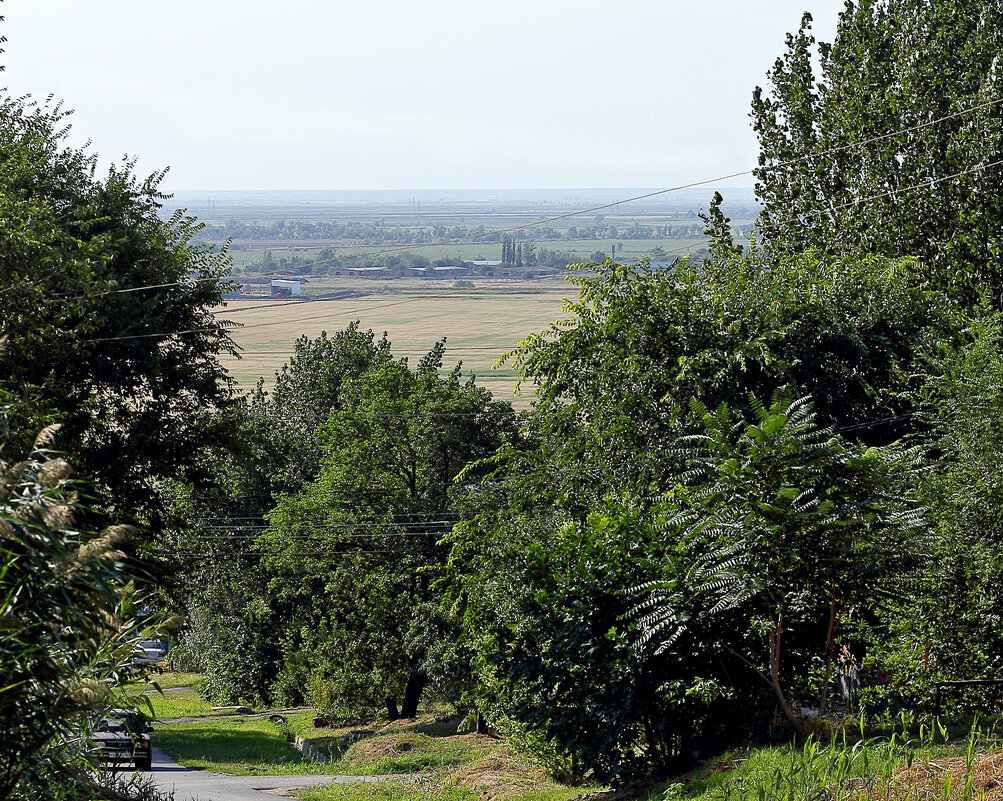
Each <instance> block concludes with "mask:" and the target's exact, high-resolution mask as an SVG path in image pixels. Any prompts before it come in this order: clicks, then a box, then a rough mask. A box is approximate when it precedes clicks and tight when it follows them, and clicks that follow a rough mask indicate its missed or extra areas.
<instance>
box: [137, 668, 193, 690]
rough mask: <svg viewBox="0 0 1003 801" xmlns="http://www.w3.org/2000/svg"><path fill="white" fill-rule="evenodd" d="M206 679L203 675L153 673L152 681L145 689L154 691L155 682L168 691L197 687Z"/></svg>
mask: <svg viewBox="0 0 1003 801" xmlns="http://www.w3.org/2000/svg"><path fill="white" fill-rule="evenodd" d="M204 678H205V674H203V673H179V672H177V673H170V672H167V673H152V674H151V675H150V681H149V682H148V683H147V686H144V687H143V689H144V690H145V689H151V690H152V689H153V687H152V683H153V682H156V683H157V685H158V686H159V687H160V689H162V690H167V689H170V688H172V687H195V686H196V685H198V683H199V682H200V681H202V679H204Z"/></svg>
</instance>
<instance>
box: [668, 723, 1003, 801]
mask: <svg viewBox="0 0 1003 801" xmlns="http://www.w3.org/2000/svg"><path fill="white" fill-rule="evenodd" d="M942 735H943V732H940V733H939V734H938V733H936V732H931V731H929V730H924V731H923V732H922V733H921V734H919V735H918V736H914V737H912V738H902V737H899V736H897V735H896V736H893V737H891V738H874V739H868V740H860V741H854V740H853V739H846V740H841V741H833V742H830V743H828V744H819V743H817V742H811V743H808V744H807V745H805V746H804V747H803V748H797V747H794V746H784V747H776V748H759V749H750V750H748V751H740V752H733V753H727V754H722V755H721V756H719V757H718V758H717V759H713V760H710V761H709V762H707V763H706V764H704V765H703V766H701V767H700V768H698V769H697V770H695V771H693V772H692V773H690V774H688V775H686V776H683V777H680V778H679V779H677V780H675V781H672V782H670V783H668V784H667V785H664V786H662V787H661V788H660V789H659V790H658V791H657V792H653V793H651V799H659V801H675V800H676V799H687V801H712V800H713V801H720V800H723V799H727V800H728V801H760V799H771V800H772V799H777V800H778V801H780V800H781V799H815V798H817V799H822V798H824V799H826V800H827V801H839V800H840V799H846V800H847V801H850V800H851V799H852V800H853V801H907V799H910V800H911V801H933V799H942V801H948V800H949V799H951V800H952V801H961V799H966V800H967V799H982V798H985V799H999V798H1003V751H1000V750H999V749H1000V744H1001V743H1000V742H999V740H998V738H997V737H996V736H995V735H993V734H991V733H986V732H985V731H981V732H977V733H976V734H975V735H974V736H972V737H970V738H969V739H960V740H951V741H947V742H945V741H944V739H943V736H942Z"/></svg>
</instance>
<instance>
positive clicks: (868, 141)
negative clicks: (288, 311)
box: [89, 97, 1003, 297]
mask: <svg viewBox="0 0 1003 801" xmlns="http://www.w3.org/2000/svg"><path fill="white" fill-rule="evenodd" d="M1000 103H1003V97H999V98H990V99H989V100H985V101H983V102H981V103H978V104H976V105H974V106H969V107H967V108H964V109H959V110H957V111H954V112H951V113H950V114H945V115H943V116H940V117H936V118H934V119H932V120H929V121H927V122H922V123H917V124H915V125H911V126H907V127H905V128H899V129H896V130H894V131H887V132H885V133H883V134H877V135H875V136H871V137H868V138H865V139H862V140H860V141H858V142H848V143H847V144H845V145H837V146H835V147H831V148H827V149H825V150H820V151H814V152H811V153H806V154H804V155H802V156H798V157H795V158H791V159H786V160H783V161H778V162H776V163H774V164H769V165H761V166H759V167H755V168H753V169H750V170H741V171H739V172H734V173H729V174H728V175H721V176H718V177H715V178H708V179H704V180H700V181H692V182H690V183H686V184H679V185H677V186H672V187H668V188H666V189H658V190H655V191H652V192H646V193H644V194H640V195H635V196H633V197H628V198H623V199H621V200H614V201H611V202H609V203H603V204H600V205H597V206H591V207H588V208H584V209H575V210H573V211H569V212H566V213H562V214H557V215H553V216H549V217H544V218H542V219H539V220H534V221H531V222H527V223H521V224H518V225H513V226H508V227H505V228H497V229H492V230H490V231H484V232H481V233H477V234H470V235H468V236H464V237H456V238H453V239H448V240H442V241H437V242H427V243H412V244H409V245H400V246H394V247H392V248H384V249H378V250H374V251H371V252H366V253H361V254H351V255H345V256H335V257H331V258H329V259H319V260H316V261H313V262H307V264H306V265H300V266H318V265H322V264H329V263H335V262H338V261H344V260H347V259H350V258H356V257H357V256H360V255H361V256H377V255H383V254H387V253H396V252H400V251H403V250H415V249H421V248H428V247H444V246H449V245H455V244H462V243H463V242H467V241H473V240H476V239H483V238H485V237H488V236H497V235H501V234H506V233H513V232H515V231H521V230H526V229H529V228H535V227H538V226H541V225H547V224H549V223H552V222H558V221H560V220H564V219H568V218H570V217H577V216H581V215H584V214H593V213H595V212H597V211H604V210H606V209H610V208H615V207H617V206H621V205H624V204H627V203H635V202H638V201H640V200H647V199H649V198H652V197H657V196H660V195H665V194H669V193H672V192H679V191H682V190H684V189H693V188H696V187H700V186H708V185H711V184H716V183H721V182H722V181H727V180H731V179H733V178H739V177H741V176H743V175H754V174H755V172H756V171H757V170H778V169H783V168H785V167H790V166H794V165H797V164H800V163H801V162H804V161H807V160H809V159H813V158H824V157H826V156H829V155H833V154H836V153H841V152H844V151H847V150H855V149H860V148H863V147H867V146H869V145H872V144H874V143H876V142H880V141H883V140H886V139H890V138H892V137H896V136H902V135H904V134H908V133H913V132H915V131H919V130H923V129H926V128H930V127H932V126H934V125H939V124H940V123H942V122H947V121H948V120H952V119H956V118H958V117H961V116H965V115H967V114H972V113H974V112H977V111H981V110H983V109H985V108H989V107H992V106H996V105H999V104H1000ZM964 174H967V172H962V173H958V174H956V175H954V176H948V177H947V178H945V179H943V180H948V179H950V178H952V177H959V176H960V175H964ZM937 182H939V181H936V180H935V181H934V182H933V183H937ZM927 185H930V184H927ZM882 196H884V195H876V196H874V197H873V198H870V199H875V198H877V197H882ZM850 205H852V204H850ZM678 250H680V249H674V250H673V251H668V252H677V251H678ZM203 280H204V281H218V280H220V279H219V278H217V277H212V278H205V279H189V280H185V281H176V282H166V283H161V284H149V285H144V286H137V287H126V288H123V289H111V290H106V291H104V292H98V293H93V294H92V295H89V297H103V296H105V295H114V294H125V293H131V292H139V291H142V290H144V289H161V288H169V287H174V286H189V285H191V284H193V283H195V282H197V281H203Z"/></svg>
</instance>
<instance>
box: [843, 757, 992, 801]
mask: <svg viewBox="0 0 1003 801" xmlns="http://www.w3.org/2000/svg"><path fill="white" fill-rule="evenodd" d="M850 785H851V786H850V787H849V788H848V789H850V790H851V791H854V790H855V791H856V792H855V794H853V795H852V796H851V797H852V798H853V799H854V801H906V800H907V799H908V801H961V800H962V799H965V801H967V799H979V800H980V801H1003V750H994V751H988V752H986V753H983V754H977V755H974V756H973V757H972V758H968V757H965V756H955V757H947V758H942V759H917V760H916V761H915V762H913V763H912V764H911V765H908V764H907V765H900V766H899V767H897V768H895V770H894V771H892V775H891V776H890V777H889V778H888V779H887V780H878V781H875V780H869V779H856V780H853V782H852V783H850Z"/></svg>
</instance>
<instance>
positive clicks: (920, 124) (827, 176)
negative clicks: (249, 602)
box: [752, 0, 1003, 306]
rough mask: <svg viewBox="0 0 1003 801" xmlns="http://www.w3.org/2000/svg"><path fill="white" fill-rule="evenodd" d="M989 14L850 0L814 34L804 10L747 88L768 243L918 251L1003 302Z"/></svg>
mask: <svg viewBox="0 0 1003 801" xmlns="http://www.w3.org/2000/svg"><path fill="white" fill-rule="evenodd" d="M998 17H999V8H998V7H997V6H996V5H995V4H993V3H990V2H985V1H984V0H982V1H976V2H971V1H970V0H952V1H951V2H938V3H930V2H926V0H860V1H859V2H854V0H850V1H849V2H847V3H846V6H845V9H844V11H843V12H842V13H841V14H840V17H839V24H838V27H837V30H836V36H835V39H834V41H833V42H832V43H824V42H816V40H815V37H814V34H813V33H812V30H811V23H812V19H811V15H809V14H806V15H805V16H804V18H803V20H802V23H801V27H800V29H799V30H798V32H797V33H796V34H794V35H789V36H788V38H787V48H786V52H785V53H784V54H783V55H782V56H781V57H780V58H778V59H777V61H776V63H775V65H774V67H773V69H772V70H771V71H770V72H769V73H768V83H767V87H766V89H765V90H764V89H762V88H758V87H757V89H756V90H755V93H754V95H753V103H752V119H753V127H754V129H755V131H756V134H757V135H758V137H759V142H760V150H761V152H760V157H759V168H758V169H757V170H756V177H757V180H758V183H757V189H756V191H757V194H758V196H759V198H760V200H761V201H762V202H763V204H764V205H765V208H764V210H763V212H762V213H761V215H760V219H759V223H758V228H759V231H760V234H761V237H762V243H763V245H764V246H765V247H766V248H767V249H768V250H769V251H770V252H771V253H775V254H791V253H800V252H803V251H806V250H809V249H818V250H821V251H822V252H824V253H826V254H829V255H840V256H844V255H848V254H880V255H882V256H893V257H895V256H915V257H917V258H918V259H919V260H920V261H921V263H922V264H923V265H924V270H925V273H926V275H927V276H928V278H929V279H930V280H931V282H932V283H933V284H934V285H935V286H939V287H942V288H945V289H950V290H951V291H952V292H954V293H955V294H956V296H957V297H958V298H959V299H963V300H964V302H967V303H972V302H974V301H976V300H977V293H978V291H979V290H980V289H985V290H987V291H989V292H990V293H991V295H992V297H993V302H994V303H995V304H996V305H997V306H998V305H999V304H1000V303H1001V302H1003V296H1001V292H1003V286H1001V261H1000V253H1001V249H1003V200H1001V198H1000V196H999V193H998V192H997V191H996V189H995V187H996V185H997V183H998V176H999V170H1000V169H1001V167H1003V165H1001V164H1000V163H999V162H1000V161H1001V159H1003V109H1001V105H1000V98H1001V97H1003V75H1001V74H1000V71H999V69H998V68H997V66H998V65H997V59H998V54H999V52H1000V49H1001V47H1003V29H1001V27H1000V25H999V24H998Z"/></svg>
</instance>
